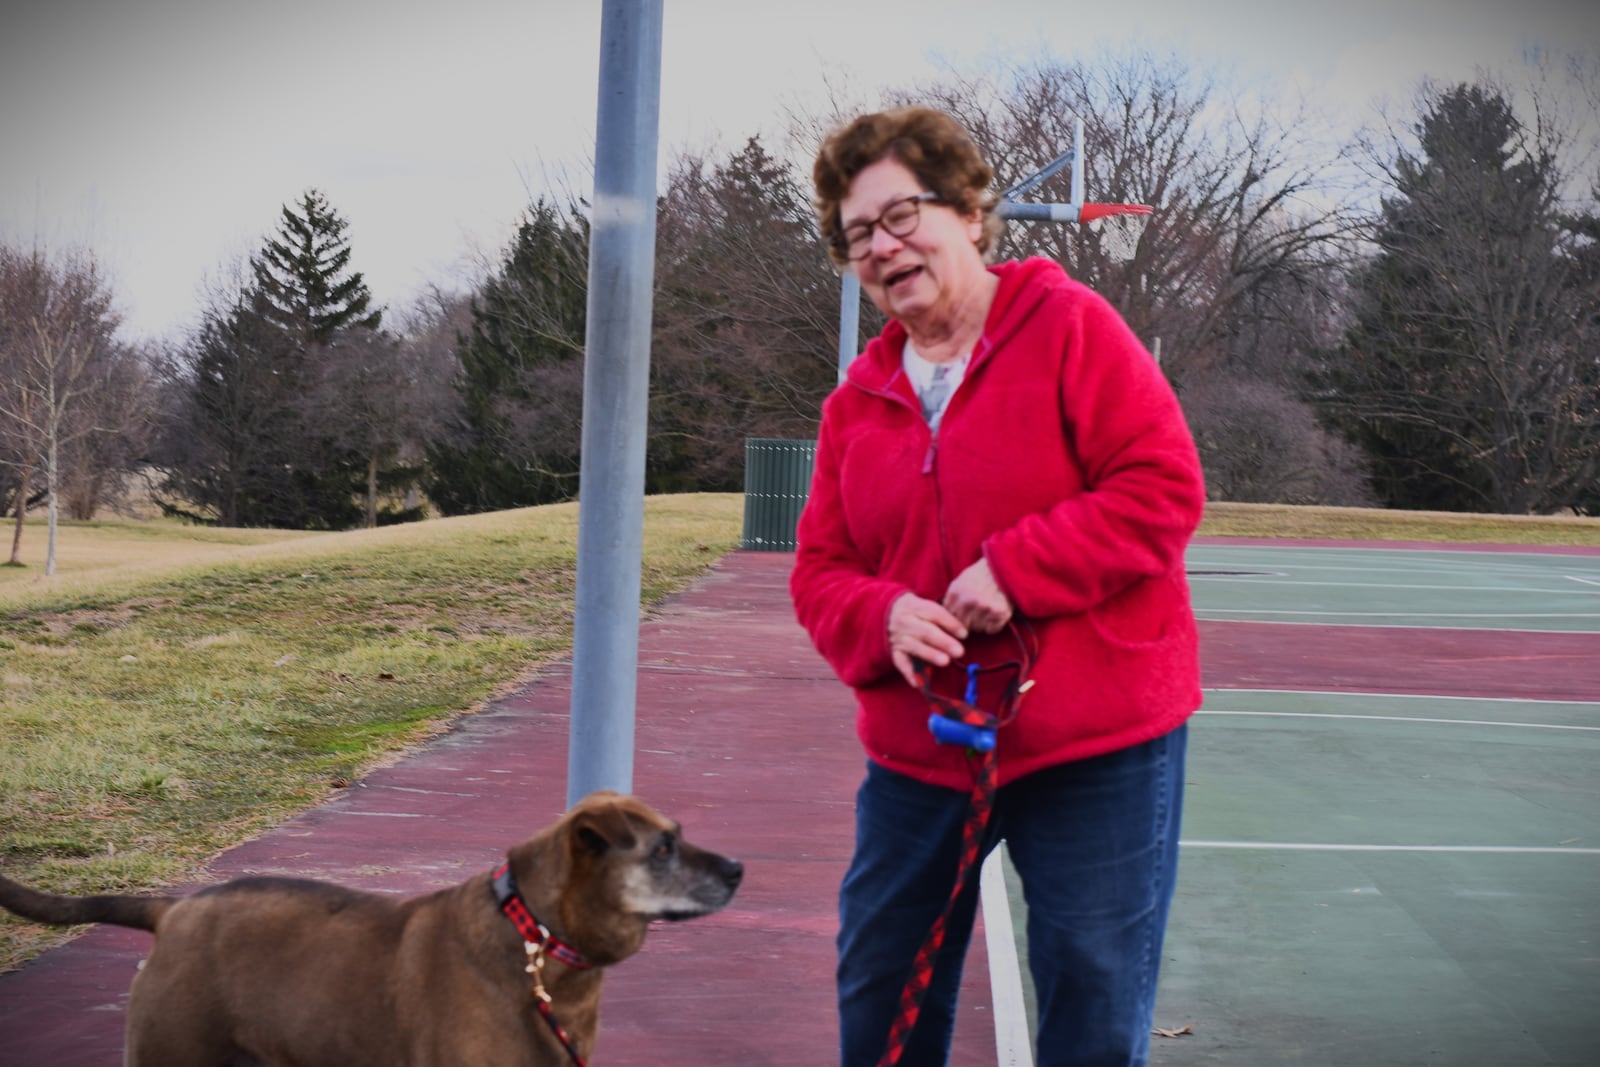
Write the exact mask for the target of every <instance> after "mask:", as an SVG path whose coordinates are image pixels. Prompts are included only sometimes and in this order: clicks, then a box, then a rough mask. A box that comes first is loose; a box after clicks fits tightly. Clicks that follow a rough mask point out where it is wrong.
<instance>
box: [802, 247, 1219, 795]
mask: <svg viewBox="0 0 1600 1067" xmlns="http://www.w3.org/2000/svg"><path fill="white" fill-rule="evenodd" d="M991 270H992V271H993V273H994V274H996V275H997V276H998V277H999V280H1000V285H999V288H998V291H997V292H996V294H995V299H994V304H993V306H992V307H991V309H990V312H989V317H988V321H987V322H986V323H985V326H984V333H983V337H982V338H981V340H979V342H978V344H977V346H976V348H975V349H974V351H973V354H972V360H971V362H970V364H969V365H968V369H967V373H966V377H965V378H964V379H963V380H962V382H961V385H960V387H959V388H957V390H956V392H955V394H954V395H953V396H952V397H951V398H950V402H949V406H948V407H947V408H946V409H945V413H944V418H943V421H942V422H941V423H940V428H939V434H938V438H937V440H935V439H934V437H933V436H932V435H931V434H930V432H929V429H928V426H927V424H926V423H925V422H924V421H923V419H922V415H921V409H920V407H919V405H918V403H917V400H916V398H915V394H914V393H913V391H912V389H911V386H910V384H909V383H908V382H907V380H906V376H905V373H904V371H903V370H902V368H901V357H902V350H903V348H904V344H905V337H906V334H905V330H904V328H903V327H901V326H900V324H899V323H898V322H893V321H891V322H890V323H889V325H888V326H887V327H886V328H885V329H884V331H883V333H882V334H881V335H880V336H879V337H877V338H875V339H874V340H873V341H872V342H871V343H870V344H869V345H868V346H867V349H866V351H865V352H864V353H863V354H862V355H861V357H860V358H858V359H857V360H856V361H855V362H854V363H852V364H851V367H850V373H849V375H848V377H847V380H846V381H845V382H844V383H843V384H841V385H840V386H839V388H838V389H836V390H835V391H834V392H833V394H832V395H831V396H829V397H828V399H827V401H826V402H825V403H824V405H823V409H822V412H823V413H822V429H821V432H820V434H819V438H818V442H817V457H816V467H815V473H814V475H813V478H812V483H811V495H810V498H809V500H808V501H807V503H806V507H805V511H804V512H803V514H802V515H801V518H800V526H799V533H798V538H799V551H798V553H797V556H796V562H795V568H794V572H793V573H792V575H791V576H790V592H791V594H792V596H793V598H794V604H795V611H796V614H797V615H798V617H799V619H800V622H801V624H802V625H803V626H804V627H805V628H806V630H807V631H808V632H809V633H810V635H811V639H812V641H813V642H814V643H815V644H816V646H817V648H818V650H819V651H820V652H821V653H822V655H823V656H824V658H826V659H827V661H828V663H829V664H830V665H831V666H832V667H833V669H834V670H835V671H836V672H837V673H838V675H839V677H840V679H842V680H843V681H844V682H845V683H846V684H847V685H850V686H851V687H853V688H854V689H855V692H856V696H857V703H858V712H857V718H856V730H857V733H858V735H859V736H860V738H861V742H862V744H863V745H864V746H865V747H866V750H867V754H868V756H869V757H870V758H871V759H873V760H875V761H877V762H878V763H880V764H882V765H883V766H885V767H888V768H889V769H891V770H894V771H897V772H899V773H902V774H906V775H910V776H911V777H913V778H917V779H919V780H921V781H924V782H929V783H933V784H936V785H942V786H948V787H950V788H954V789H966V788H969V787H970V785H971V773H970V771H969V769H968V766H967V761H966V757H965V755H964V751H965V750H964V749H962V748H960V747H958V746H953V745H939V744H937V743H935V741H934V740H933V737H932V735H931V734H930V733H929V732H928V728H927V719H928V711H929V709H928V707H927V705H926V703H925V701H924V700H923V699H922V697H921V695H920V694H919V693H918V692H917V691H916V690H914V689H912V688H911V687H910V686H908V685H906V683H905V680H904V679H903V678H901V677H900V675H899V673H898V672H897V671H895V669H894V666H893V664H892V663H891V661H890V657H889V643H888V615H889V607H890V605H891V604H892V603H893V602H894V601H895V600H896V599H897V598H898V597H900V596H901V595H902V594H903V593H905V592H906V591H908V590H909V591H911V592H914V593H917V594H918V595H920V596H924V597H927V598H929V599H931V600H941V599H943V597H944V593H945V589H946V588H947V587H948V586H949V584H950V581H951V579H953V578H954V577H955V576H956V575H957V574H959V573H960V572H961V571H962V570H964V569H965V568H966V567H967V566H968V565H970V564H972V563H974V562H975V561H977V560H978V559H979V557H980V556H981V557H984V558H986V559H988V561H989V566H990V568H991V569H992V570H993V572H994V575H995V577H996V578H997V579H998V580H999V583H1000V587H1001V588H1002V589H1003V590H1004V591H1005V593H1006V595H1007V596H1008V597H1010V599H1011V603H1012V604H1013V606H1014V607H1015V609H1016V611H1017V613H1018V614H1020V615H1021V616H1023V617H1025V618H1026V619H1027V620H1028V621H1029V623H1030V624H1031V625H1032V627H1033V629H1034V632H1035V633H1036V635H1037V637H1038V648H1039V655H1038V659H1037V662H1036V663H1035V665H1034V670H1033V673H1032V677H1033V679H1034V683H1035V684H1034V686H1033V688H1032V689H1031V690H1030V691H1029V692H1028V693H1027V695H1026V696H1025V697H1024V698H1023V700H1022V704H1021V711H1020V713H1019V714H1018V716H1017V718H1016V720H1015V721H1014V722H1013V723H1012V724H1011V725H1009V726H1007V727H1006V728H1004V729H1002V730H1001V731H1000V734H999V742H998V745H997V749H998V753H999V768H1000V780H1001V782H1002V784H1003V783H1005V782H1009V781H1012V780H1015V779H1016V778H1018V777H1020V776H1022V775H1025V774H1027V773H1029V772H1031V771H1035V770H1038V769H1040V768H1042V767H1048V766H1052V765H1055V764H1059V763H1063V762H1066V761H1068V760H1075V759H1082V758H1085V757H1088V756H1095V755H1100V754H1102V753H1105V752H1111V751H1115V750H1117V749H1120V748H1125V747H1128V746H1130V745H1135V744H1139V743H1141V742H1144V741H1148V740H1150V739H1151V738H1154V737H1159V736H1160V735H1162V734H1164V733H1167V732H1168V731H1170V730H1173V729H1175V728H1176V727H1177V726H1178V725H1180V724H1181V723H1183V722H1184V721H1185V720H1186V719H1187V718H1188V717H1189V715H1190V714H1191V713H1193V711H1194V709H1195V708H1197V707H1198V706H1199V704H1200V664H1199V652H1198V640H1197V636H1196V630H1195V622H1194V614H1193V611H1192V610H1191V608H1190V605H1189V587H1188V582H1187V580H1186V578H1185V576H1184V561H1183V554H1184V549H1185V547H1186V545H1187V544H1188V541H1189V538H1190V536H1191V535H1192V534H1193V533H1194V530H1195V527H1196V526H1198V525H1199V522H1200V514H1201V510H1202V508H1203V506H1204V500H1205V489H1204V484H1203V481H1202V477H1201V472H1200V461H1199V458H1198V456H1197V455H1196V452H1195V446H1194V440H1193V438H1192V437H1191V436H1190V434H1189V429H1188V426H1187V424H1186V423H1185V421H1184V417H1183V412H1182V410H1181V409H1180V408H1179V406H1178V401H1177V397H1176V396H1175V395H1174V394H1173V392H1172V389H1171V387H1170V386H1169V385H1168V384H1167V380H1166V378H1165V376H1164V375H1163V374H1162V373H1161V369H1160V368H1159V367H1158V366H1157V365H1156V362H1155V360H1154V359H1152V358H1151V356H1150V354H1149V352H1147V351H1146V350H1145V348H1144V346H1143V345H1141V344H1140V343H1139V341H1138V339H1137V338H1136V337H1134V335H1133V332H1132V331H1131V330H1129V328H1128V326H1127V324H1126V323H1124V322H1123V321H1122V318H1121V316H1119V315H1118V314H1117V313H1116V311H1114V310H1113V309H1112V308H1111V306H1110V305H1109V304H1107V303H1106V302H1105V301H1104V300H1103V299H1101V298H1100V297H1099V296H1098V295H1096V294H1095V293H1094V292H1093V291H1091V290H1089V289H1088V288H1086V287H1084V286H1082V285H1080V284H1078V283H1077V282H1074V281H1072V280H1071V279H1070V278H1068V277H1067V275H1066V273H1065V272H1064V271H1063V270H1062V269H1061V268H1060V267H1059V266H1058V265H1057V264H1055V263H1053V262H1051V261H1049V260H1044V259H1030V260H1026V261H1023V262H1018V263H1003V264H1000V265H998V266H995V267H992V268H991ZM966 648H967V662H975V663H978V664H981V665H989V664H998V663H1001V662H1005V661H1008V660H1014V659H1015V658H1016V649H1015V645H1014V643H1013V641H1012V640H1011V639H1010V638H1009V637H1008V636H1006V635H995V636H983V635H976V634H974V635H973V636H972V637H971V638H969V640H968V641H967V642H966ZM935 684H936V685H937V687H938V689H939V691H941V692H947V693H949V694H951V695H953V696H960V695H961V694H962V692H963V690H964V688H965V684H964V673H963V672H962V670H961V667H960V665H952V666H951V667H948V668H945V669H944V670H942V671H940V672H938V673H937V674H936V676H935Z"/></svg>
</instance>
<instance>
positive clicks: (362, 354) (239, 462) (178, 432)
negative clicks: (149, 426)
mask: <svg viewBox="0 0 1600 1067" xmlns="http://www.w3.org/2000/svg"><path fill="white" fill-rule="evenodd" d="M346 229H347V224H346V223H345V221H344V220H343V219H342V218H340V217H339V215H338V213H337V212H335V211H334V210H333V208H332V207H330V206H329V204H328V201H327V199H326V198H325V197H324V196H323V195H322V194H321V193H320V192H318V191H317V190H315V189H311V190H308V191H307V192H306V193H305V194H304V195H303V196H302V197H301V199H300V200H299V202H298V203H297V204H294V205H285V206H284V208H283V210H282V215H281V219H280V222H279V227H278V231H277V233H276V234H274V235H273V236H272V237H270V238H269V239H267V240H266V242H265V243H264V245H263V247H262V249H261V251H260V252H258V253H257V254H255V255H253V256H252V257H250V260H249V264H248V271H247V273H246V277H245V278H243V279H242V280H241V281H240V282H239V286H238V289H237V290H235V291H233V292H232V293H229V294H227V295H226V296H224V297H222V298H219V299H218V300H217V301H216V303H215V305H214V306H213V307H212V308H210V309H209V310H208V311H207V312H206V313H205V314H204V316H203V319H202V324H201V326H200V328H199V329H198V330H197V331H196V333H195V335H194V336H193V337H192V338H191V340H190V344H189V351H188V353H187V363H188V366H187V367H186V368H185V369H184V370H183V371H182V372H180V376H181V377H182V378H183V379H184V382H185V389H184V392H185V394H186V395H185V396H184V398H183V400H182V401H181V403H180V404H179V407H180V409H181V410H180V411H179V412H178V413H177V414H178V417H177V419H176V421H175V424H174V433H173V436H172V438H171V439H170V440H169V441H167V442H166V443H165V444H164V446H163V449H162V453H161V454H162V465H163V467H164V468H165V469H166V471H167V472H168V474H167V479H166V489H167V491H168V492H169V493H170V494H171V495H172V497H173V499H174V500H175V501H183V502H185V504H177V503H173V504H171V505H170V506H171V507H172V508H174V509H176V508H181V507H185V506H187V505H195V506H197V507H196V508H192V509H190V510H191V511H192V512H193V514H194V516H195V517H197V518H198V517H205V516H207V515H210V516H215V518H216V521H218V522H220V523H222V524H223V525H228V526H273V527H283V528H289V529H320V530H337V529H347V528H350V527H353V526H356V525H359V524H360V523H361V522H362V520H363V517H364V514H365V512H366V510H367V509H366V507H365V506H364V500H363V498H364V497H365V496H366V495H367V492H368V485H369V482H370V481H371V470H370V468H371V464H372V457H371V456H369V455H368V454H366V453H364V452H363V451H362V450H361V449H360V447H359V446H358V445H357V444H355V443H353V442H352V439H351V438H350V436H349V435H348V434H345V433H343V432H342V431H343V428H344V427H345V426H346V425H347V424H348V423H349V422H350V421H351V419H350V418H349V407H350V405H352V404H356V403H358V402H359V401H360V400H361V398H360V397H355V396H352V395H351V394H350V391H349V390H348V389H343V390H342V389H339V388H331V387H329V383H333V382H347V381H350V380H352V379H354V378H355V377H356V375H354V374H352V373H351V372H350V368H348V367H347V366H345V364H347V363H349V362H351V361H354V360H360V361H363V366H362V367H361V368H360V370H361V371H362V373H363V374H365V375H366V376H367V377H368V378H371V377H372V376H373V374H372V372H371V368H370V367H368V366H366V365H365V364H366V363H369V362H370V361H371V360H372V359H373V358H374V354H375V353H383V352H385V351H392V346H383V345H378V344H374V343H372V341H373V339H374V337H375V336H376V335H377V334H378V331H379V327H380V323H381V321H382V312H381V311H380V310H374V309H373V308H372V306H371V305H372V296H371V293H370V292H369V291H368V289H367V286H366V282H365V280H364V279H363V278H362V276H361V274H360V273H357V272H352V271H350V269H349V264H350V258H351V250H350V244H349V241H348V239H347V237H346V236H345V231H346Z"/></svg>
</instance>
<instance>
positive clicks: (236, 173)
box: [0, 0, 1600, 336]
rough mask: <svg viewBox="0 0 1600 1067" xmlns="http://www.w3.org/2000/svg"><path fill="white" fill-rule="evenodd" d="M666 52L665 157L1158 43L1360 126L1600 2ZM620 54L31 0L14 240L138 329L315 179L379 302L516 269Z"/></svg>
mask: <svg viewBox="0 0 1600 1067" xmlns="http://www.w3.org/2000/svg"><path fill="white" fill-rule="evenodd" d="M663 37H664V42H663V50H662V85H661V157H662V160H663V162H665V161H666V159H667V158H668V157H669V155H670V154H671V153H672V151H673V150H674V149H677V148H680V147H691V148H702V147H705V146H707V145H712V144H722V145H727V146H736V145H738V144H739V143H742V141H743V139H744V138H745V137H747V136H749V135H751V134H755V133H764V134H766V136H767V137H768V138H769V139H771V140H774V141H776V140H777V139H778V138H779V136H780V135H781V130H782V113H783V108H784V107H785V106H786V105H794V106H799V107H805V106H806V105H807V104H808V103H815V102H816V101H818V100H819V99H820V98H821V97H822V95H823V94H824V92H825V91H826V86H827V84H829V82H830V81H831V82H832V83H835V84H838V83H844V84H847V85H849V86H851V87H853V88H854V89H856V90H859V91H862V92H867V91H872V90H876V89H879V88H883V87H889V86H909V85H911V84H914V83H915V82H917V81H919V80H925V79H928V78H932V77H935V76H937V75H938V74H940V73H941V72H942V71H945V70H948V69H951V68H954V69H957V70H971V69H975V68H976V67H978V66H979V65H981V64H985V63H991V62H993V61H996V60H1005V59H1017V60H1027V59H1030V58H1037V57H1039V56H1040V55H1041V54H1047V55H1049V56H1051V57H1054V58H1057V59H1072V58H1074V57H1076V56H1079V55H1094V54H1097V53H1099V52H1101V51H1104V50H1106V49H1118V48H1123V47H1126V46H1128V45H1130V44H1137V45H1141V46H1144V47H1148V48H1150V49H1152V50H1153V51H1155V52H1157V53H1158V54H1164V53H1166V52H1168V51H1176V52H1178V53H1179V54H1180V55H1182V56H1183V57H1184V58H1185V59H1187V60H1188V61H1189V62H1190V63H1191V64H1192V65H1193V66H1195V67H1197V68H1199V69H1208V68H1212V67H1216V68H1219V69H1221V70H1223V71H1224V72H1227V73H1228V74H1229V76H1230V77H1231V78H1233V79H1234V80H1235V81H1236V82H1238V83H1240V84H1243V85H1244V86H1246V87H1248V88H1249V89H1250V90H1251V91H1259V92H1261V93H1263V94H1268V95H1278V94H1284V93H1287V92H1290V91H1294V90H1300V91H1304V92H1307V93H1310V94H1312V95H1313V96H1314V97H1315V98H1316V99H1318V100H1319V101H1322V102H1324V103H1326V104H1327V105H1328V106H1329V107H1330V108H1333V109H1335V110H1336V111H1338V112H1340V113H1341V114H1344V115H1348V116H1350V120H1351V122H1354V121H1356V120H1357V119H1358V118H1359V117H1360V116H1363V115H1365V114H1368V113H1369V110H1370V106H1371V104H1372V102H1373V101H1374V100H1376V99H1377V98H1379V97H1381V96H1384V95H1388V96H1390V97H1391V98H1394V99H1397V100H1400V101H1407V100H1409V98H1410V94H1411V91H1412V89H1413V87H1414V86H1415V84H1416V82H1417V80H1418V79H1419V78H1420V77H1422V76H1423V75H1431V76H1434V77H1436V78H1439V79H1451V78H1470V77H1472V76H1473V73H1474V71H1475V69H1476V68H1478V67H1489V68H1494V69H1499V70H1512V69H1514V68H1515V67H1516V65H1517V64H1519V63H1520V62H1521V59H1522V57H1523V56H1524V55H1525V54H1527V50H1529V49H1530V48H1536V47H1543V48H1550V47H1556V48H1570V47H1573V46H1587V47H1589V48H1591V49H1595V48H1600V3H1594V2H1593V0H1516V2H1509V0H1340V2H1338V3H1330V2H1328V0H1315V2H1304V0H1209V2H1195V0H1139V2H1138V3H1136V4H1127V3H1090V2H1085V0H981V2H972V0H966V2H959V3H957V2H948V0H915V2H909V0H787V2H781V3H780V2H770V3H769V2H767V0H665V22H664V31H663ZM599 40H600V3H599V0H277V2H275V3H261V2H259V0H249V2H245V0H20V3H19V0H12V3H11V4H10V5H8V12H7V14H6V16H5V18H4V20H3V22H0V238H5V239H8V240H11V241H13V242H21V243H23V244H25V245H31V244H32V243H34V242H35V241H40V242H42V243H43V244H44V245H45V246H46V247H48V248H52V249H56V248H64V247H66V246H69V245H81V246H87V247H88V248H90V249H91V250H92V251H93V252H94V253H95V254H96V256H97V257H98V258H99V260H100V262H101V264H102V266H103V267H105V268H106V269H107V271H108V273H109V274H110V276H111V278H112V282H113V285H114V289H115V292H116V294H117V297H118V300H119V304H120V307H121V310H122V311H123V313H124V315H125V316H126V321H127V324H128V327H129V334H130V335H131V336H155V335H160V334H169V333H173V332H176V331H178V330H181V329H182V328H183V327H185V326H186V325H187V324H188V323H189V322H190V321H191V320H192V319H193V317H194V315H195V313H196V310H197V307H198V292H199V289H200V286H201V284H202V283H203V282H204V281H205V280H206V279H207V278H208V277H216V276H218V275H220V274H221V273H222V268H223V266H224V265H225V264H226V263H228V262H229V261H230V260H233V259H237V258H238V257H241V256H243V255H246V254H248V253H249V252H251V251H253V250H255V249H256V248H257V247H259V245H260V242H261V240H262V239H263V237H264V236H265V235H267V234H268V233H269V232H271V231H272V230H273V228H274V227H275V225H276V221H277V216H278V212H279V210H280V208H281V207H282V205H283V204H285V203H286V202H290V201H293V200H296V199H298V197H299V195H300V194H301V192H302V191H304V190H305V189H306V188H308V187H311V186H315V187H317V188H320V189H322V190H323V191H324V192H325V193H326V194H327V196H328V198H329V200H330V201H331V202H332V204H333V206H334V207H335V209H337V210H338V211H339V213H340V214H341V215H342V216H344V218H345V219H346V220H348V222H349V223H350V230H349V236H350V239H351V243H352V246H353V248H354V254H355V258H354V261H353V264H352V265H353V266H354V268H355V269H357V270H360V271H362V272H363V273H364V274H365V275H366V278H367V281H368V284H369V286H370V287H371V288H372V291H373V294H374V296H375V297H376V298H377V299H378V301H379V302H381V303H385V304H389V305H399V304H403V303H405V302H407V301H409V300H410V299H411V297H412V296H413V295H414V294H415V293H417V292H419V291H420V290H422V289H423V288H424V287H425V286H426V285H428V284H429V283H440V284H444V285H446V286H449V285H452V284H455V283H456V282H458V280H459V279H461V278H462V277H464V276H465V274H464V271H463V266H464V264H466V263H468V262H470V261H471V259H472V258H473V256H474V255H475V254H480V253H487V254H491V255H493V254H495V253H497V251H498V250H499V248H500V247H501V246H502V244H503V243H504V241H505V239H506V237H507V236H508V235H509V233H510V231H511V229H512V228H513V227H514V226H515V224H516V222H517V219H518V214H519V212H520V211H521V210H522V209H523V207H525V206H526V205H527V203H528V202H529V200H530V197H531V196H532V195H536V194H537V193H538V192H539V191H540V190H541V189H543V188H544V187H545V183H546V182H547V180H549V178H550V177H551V176H560V175H561V174H562V173H563V171H566V172H567V173H568V174H569V175H570V177H569V181H570V182H571V183H572V184H573V185H575V186H576V187H577V189H576V191H578V192H580V193H584V194H586V193H587V192H588V183H589V181H590V179H589V178H588V176H587V174H586V172H585V170H584V167H585V166H586V164H587V161H588V159H589V158H590V156H591V154H592V145H593V141H594V124H595V106H596V104H595V101H596V94H597V70H598V54H599ZM1063 147H1065V146H1063ZM1041 162H1043V161H1041ZM1091 193H1092V190H1091Z"/></svg>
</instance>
